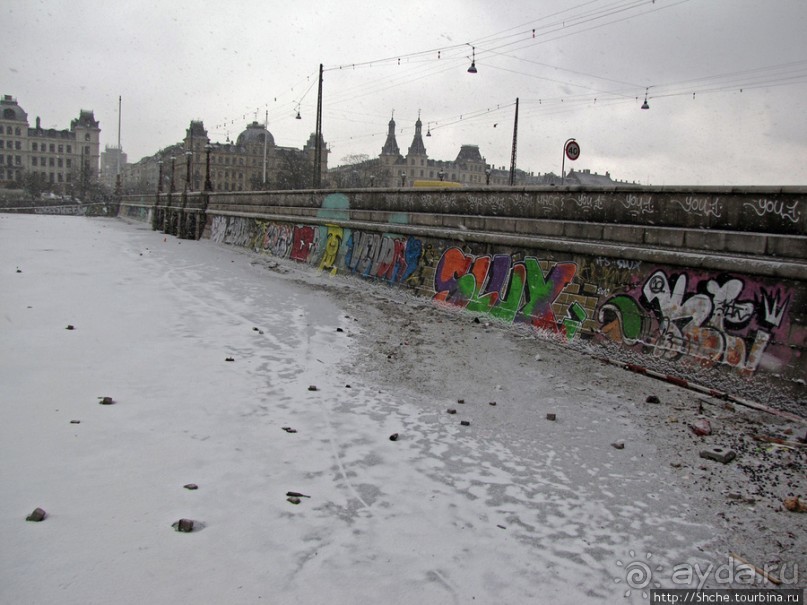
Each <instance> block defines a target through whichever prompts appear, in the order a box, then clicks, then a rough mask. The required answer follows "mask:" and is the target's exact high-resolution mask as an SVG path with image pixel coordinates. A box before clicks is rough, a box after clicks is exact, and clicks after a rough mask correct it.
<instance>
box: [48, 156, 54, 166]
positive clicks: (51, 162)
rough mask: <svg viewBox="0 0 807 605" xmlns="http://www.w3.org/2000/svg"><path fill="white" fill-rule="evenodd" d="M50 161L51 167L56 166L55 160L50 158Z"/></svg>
mask: <svg viewBox="0 0 807 605" xmlns="http://www.w3.org/2000/svg"><path fill="white" fill-rule="evenodd" d="M49 159H50V165H51V166H54V165H55V164H56V162H55V160H54V158H49Z"/></svg>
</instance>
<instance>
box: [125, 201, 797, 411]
mask: <svg viewBox="0 0 807 605" xmlns="http://www.w3.org/2000/svg"><path fill="white" fill-rule="evenodd" d="M120 214H121V215H122V216H128V217H134V218H138V219H140V220H148V221H150V222H151V223H152V225H153V227H154V228H155V229H160V230H162V231H165V232H167V233H173V234H176V235H179V236H181V237H191V238H198V237H208V238H210V239H212V240H214V241H216V242H220V243H224V244H231V245H235V246H243V247H246V248H250V249H253V250H255V251H256V252H260V253H265V254H270V255H275V256H279V257H283V258H289V259H292V260H295V261H298V262H301V263H306V264H308V265H310V266H311V267H313V268H314V269H316V270H319V271H322V272H326V273H328V274H333V275H336V274H352V275H358V276H361V277H363V278H365V279H367V280H374V281H381V282H385V283H388V284H390V285H396V286H399V287H402V288H407V289H409V290H411V291H412V292H413V293H416V294H417V295H419V296H423V297H427V298H430V299H433V300H435V301H441V302H443V303H445V304H447V305H454V306H457V307H462V308H464V309H467V310H468V311H471V312H473V313H476V314H482V315H488V316H490V317H491V318H494V319H496V320H499V321H503V322H513V323H522V324H527V325H529V326H532V327H533V328H534V329H536V330H542V331H544V332H548V333H552V334H554V335H556V336H557V338H558V339H561V340H564V341H583V340H585V341H588V342H591V343H600V344H602V345H603V346H605V347H606V350H611V351H613V350H614V348H613V345H615V344H618V345H620V346H621V348H620V349H617V350H620V351H622V352H624V353H627V354H629V357H630V358H632V359H635V358H640V359H644V360H645V361H647V362H648V365H650V366H652V364H653V363H655V364H656V365H659V364H661V365H663V366H664V367H665V368H666V369H669V368H672V369H673V370H676V371H678V372H679V373H680V374H681V375H691V374H692V373H693V372H695V373H696V374H698V375H702V373H703V371H704V370H705V369H708V371H709V372H711V373H713V374H723V375H733V376H734V377H746V378H748V379H749V380H753V379H754V377H755V376H760V375H761V373H762V374H765V375H769V376H771V375H773V376H777V377H781V378H784V379H786V380H787V381H789V382H791V383H792V384H794V385H795V386H794V387H793V388H794V389H795V392H796V397H797V398H798V399H799V400H801V399H802V398H804V397H805V395H804V377H805V370H807V355H805V341H807V328H806V327H805V318H806V317H807V235H805V234H806V233H807V188H777V189H770V188H730V189H729V188H697V189H693V188H686V189H684V188H670V187H653V188H647V189H643V190H641V191H637V190H627V189H626V190H619V189H607V190H606V189H603V190H590V189H580V188H574V187H565V188H527V189H511V188H502V189H494V188H484V189H461V190H456V189H455V190H445V189H372V190H368V189H356V190H344V191H339V192H334V191H291V192H253V193H214V194H209V195H208V194H195V195H194V194H190V195H182V196H177V195H175V196H173V198H172V197H171V196H167V195H162V196H160V197H159V199H157V198H156V196H145V197H142V198H137V199H128V200H124V201H123V202H122V204H121V209H120ZM799 393H801V395H799Z"/></svg>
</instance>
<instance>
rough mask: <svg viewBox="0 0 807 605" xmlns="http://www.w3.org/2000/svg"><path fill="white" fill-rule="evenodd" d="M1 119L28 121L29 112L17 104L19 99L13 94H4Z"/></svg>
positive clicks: (1, 102) (0, 102)
mask: <svg viewBox="0 0 807 605" xmlns="http://www.w3.org/2000/svg"><path fill="white" fill-rule="evenodd" d="M0 109H2V111H0V119H3V120H14V121H16V122H26V123H27V122H28V114H27V113H25V110H23V108H22V107H20V106H19V105H17V99H15V98H14V97H12V96H11V95H3V98H2V99H0Z"/></svg>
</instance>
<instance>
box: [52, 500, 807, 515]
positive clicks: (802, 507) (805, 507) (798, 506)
mask: <svg viewBox="0 0 807 605" xmlns="http://www.w3.org/2000/svg"><path fill="white" fill-rule="evenodd" d="M784 505H785V509H787V510H789V511H790V512H791V513H807V502H802V501H801V500H800V499H799V497H798V496H792V497H790V498H785V501H784ZM37 510H39V509H37Z"/></svg>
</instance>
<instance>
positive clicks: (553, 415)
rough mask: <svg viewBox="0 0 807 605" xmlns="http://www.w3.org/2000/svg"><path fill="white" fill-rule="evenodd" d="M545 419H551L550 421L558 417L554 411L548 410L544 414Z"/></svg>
mask: <svg viewBox="0 0 807 605" xmlns="http://www.w3.org/2000/svg"><path fill="white" fill-rule="evenodd" d="M546 419H547V420H552V421H555V420H557V419H558V416H557V414H555V412H549V413H548V414H547V415H546Z"/></svg>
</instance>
